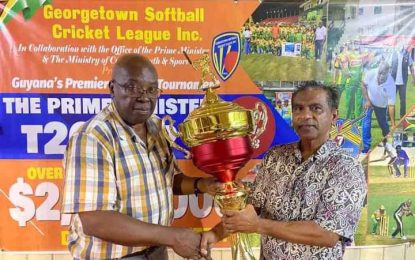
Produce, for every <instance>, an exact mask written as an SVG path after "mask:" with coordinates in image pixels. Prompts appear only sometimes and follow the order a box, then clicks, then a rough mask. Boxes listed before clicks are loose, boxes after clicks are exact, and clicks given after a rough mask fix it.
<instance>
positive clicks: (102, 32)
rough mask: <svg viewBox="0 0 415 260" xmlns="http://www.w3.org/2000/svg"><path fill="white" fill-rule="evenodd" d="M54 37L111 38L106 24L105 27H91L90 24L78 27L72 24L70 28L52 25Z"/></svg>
mask: <svg viewBox="0 0 415 260" xmlns="http://www.w3.org/2000/svg"><path fill="white" fill-rule="evenodd" d="M52 37H53V38H55V39H86V40H95V39H107V40H108V39H109V38H110V36H109V28H108V26H107V25H105V26H104V27H103V28H91V27H90V26H89V25H84V26H83V27H81V28H77V27H76V26H75V25H71V26H70V27H69V28H64V27H63V26H62V25H60V24H54V25H52Z"/></svg>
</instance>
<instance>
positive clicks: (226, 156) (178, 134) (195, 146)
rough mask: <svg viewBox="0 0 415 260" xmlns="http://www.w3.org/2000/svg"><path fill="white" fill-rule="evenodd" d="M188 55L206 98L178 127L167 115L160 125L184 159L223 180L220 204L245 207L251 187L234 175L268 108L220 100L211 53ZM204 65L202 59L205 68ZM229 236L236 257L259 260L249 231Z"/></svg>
mask: <svg viewBox="0 0 415 260" xmlns="http://www.w3.org/2000/svg"><path fill="white" fill-rule="evenodd" d="M185 56H186V58H187V59H188V60H189V63H190V64H192V65H193V67H194V68H195V69H199V68H200V70H201V72H202V78H201V80H200V83H199V88H202V89H204V90H205V92H206V93H205V97H204V99H203V102H202V104H201V106H200V107H198V108H196V109H195V110H194V111H193V112H191V113H190V114H189V115H188V117H187V118H186V119H185V120H184V121H183V123H181V124H179V125H178V128H179V131H177V130H176V128H175V127H174V123H175V122H174V120H173V119H172V118H171V117H170V116H164V117H163V119H162V124H163V125H164V126H166V127H163V128H162V129H163V130H162V131H163V135H164V136H165V137H166V139H167V140H168V141H169V143H170V144H171V146H172V147H174V148H176V149H178V150H180V151H182V152H184V153H185V155H186V158H192V161H193V163H194V165H195V166H196V167H198V168H199V169H200V170H202V171H204V172H206V173H207V174H210V175H213V176H215V177H216V178H217V179H218V180H219V181H220V182H223V183H225V185H224V187H225V188H224V190H222V191H218V192H217V193H216V194H215V201H216V202H217V204H218V205H219V207H221V208H222V209H231V210H241V209H243V208H245V206H246V197H247V192H246V190H245V189H244V188H242V187H240V186H238V185H236V184H235V183H234V180H235V177H236V174H237V173H238V170H239V169H240V168H242V167H243V166H244V165H245V164H246V163H247V162H248V161H249V160H250V159H251V156H252V153H253V149H256V148H258V147H259V136H260V135H261V134H262V133H263V132H264V131H265V127H266V124H267V118H268V117H267V110H266V107H265V105H264V104H263V103H260V102H258V103H256V105H255V109H253V110H249V109H246V108H243V107H241V106H239V105H237V104H235V103H232V102H226V101H224V100H222V99H221V98H220V97H219V96H218V95H217V94H216V93H215V92H214V89H215V88H218V87H219V81H218V80H217V79H216V78H215V77H214V76H213V77H212V75H213V73H212V72H211V71H210V62H209V59H207V58H208V57H209V56H207V54H206V53H205V54H204V56H203V57H202V58H200V59H199V60H201V59H203V62H198V61H199V60H196V61H195V62H197V63H198V64H199V66H198V67H195V66H194V63H195V62H192V61H191V60H190V58H189V57H188V56H187V54H186V53H185ZM200 64H203V67H202V68H201V67H200V66H201V65H200ZM206 75H209V78H210V79H212V80H213V84H212V82H210V83H209V82H207V81H205V76H206ZM168 130H169V131H168ZM169 132H170V133H169ZM171 136H174V137H175V138H181V139H182V140H183V142H184V144H186V145H187V146H188V147H189V148H190V151H189V150H188V149H186V148H183V147H181V146H179V145H178V144H176V143H175V142H174V141H173V140H172V137H171ZM230 241H231V244H232V246H231V249H232V259H233V260H237V259H238V260H239V259H241V260H245V259H255V257H254V256H253V253H252V249H251V246H250V245H249V241H248V237H247V234H245V233H235V234H232V235H231V236H230Z"/></svg>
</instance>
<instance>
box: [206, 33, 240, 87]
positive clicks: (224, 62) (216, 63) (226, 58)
mask: <svg viewBox="0 0 415 260" xmlns="http://www.w3.org/2000/svg"><path fill="white" fill-rule="evenodd" d="M240 57H241V38H240V37H239V33H238V32H225V33H222V34H219V35H218V36H216V37H215V38H213V41H212V60H213V67H214V68H215V70H216V73H218V75H219V77H220V78H221V79H222V80H223V81H226V80H227V79H229V77H230V76H231V75H232V73H233V72H234V71H235V70H236V68H237V67H238V63H239V59H240Z"/></svg>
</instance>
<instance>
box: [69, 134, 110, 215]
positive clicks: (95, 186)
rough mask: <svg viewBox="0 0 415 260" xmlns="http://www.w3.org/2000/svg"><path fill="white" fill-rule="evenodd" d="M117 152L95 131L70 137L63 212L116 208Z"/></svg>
mask: <svg viewBox="0 0 415 260" xmlns="http://www.w3.org/2000/svg"><path fill="white" fill-rule="evenodd" d="M112 153H113V151H110V150H109V147H108V146H105V145H104V143H103V142H101V141H100V140H99V138H97V137H95V136H94V135H92V134H87V133H78V134H75V135H74V136H72V137H71V138H70V140H69V143H68V146H67V150H66V154H65V158H64V170H65V188H64V193H63V199H62V212H63V213H78V212H84V211H95V210H115V208H116V198H117V188H116V178H115V172H114V163H113V154H112Z"/></svg>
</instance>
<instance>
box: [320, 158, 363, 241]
mask: <svg viewBox="0 0 415 260" xmlns="http://www.w3.org/2000/svg"><path fill="white" fill-rule="evenodd" d="M344 160H346V161H343V162H342V163H338V164H337V165H336V166H335V167H334V168H333V170H332V173H331V177H330V178H329V179H328V181H327V183H326V187H325V190H324V192H323V194H322V195H321V197H322V200H321V202H320V204H319V206H318V209H317V214H316V219H315V222H316V223H317V224H319V225H320V226H321V227H322V228H324V229H326V230H329V231H331V232H334V233H336V234H338V235H339V236H341V237H343V238H346V239H352V238H353V235H354V233H355V230H356V227H357V223H358V221H359V218H360V212H361V209H362V207H363V203H364V199H365V196H366V191H367V188H366V181H365V175H364V172H363V169H362V166H361V165H360V163H358V162H357V161H355V160H354V159H352V158H350V159H344Z"/></svg>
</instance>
